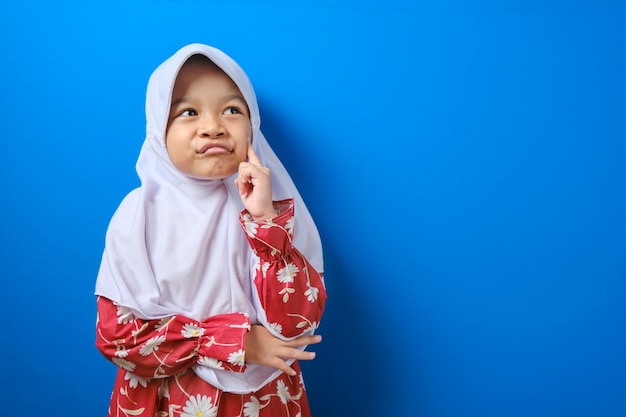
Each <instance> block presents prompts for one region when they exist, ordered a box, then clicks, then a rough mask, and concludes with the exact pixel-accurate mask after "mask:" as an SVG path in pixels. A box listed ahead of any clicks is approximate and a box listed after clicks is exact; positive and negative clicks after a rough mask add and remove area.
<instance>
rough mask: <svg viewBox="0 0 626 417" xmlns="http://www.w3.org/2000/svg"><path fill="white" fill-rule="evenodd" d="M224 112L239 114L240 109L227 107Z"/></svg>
mask: <svg viewBox="0 0 626 417" xmlns="http://www.w3.org/2000/svg"><path fill="white" fill-rule="evenodd" d="M224 114H241V110H239V108H237V107H229V108H227V109H226V110H224Z"/></svg>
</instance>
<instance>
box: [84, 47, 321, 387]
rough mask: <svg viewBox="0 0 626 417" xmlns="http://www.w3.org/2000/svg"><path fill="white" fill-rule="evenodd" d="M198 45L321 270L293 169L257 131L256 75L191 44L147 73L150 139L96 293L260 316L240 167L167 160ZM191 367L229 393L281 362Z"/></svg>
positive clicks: (149, 312)
mask: <svg viewBox="0 0 626 417" xmlns="http://www.w3.org/2000/svg"><path fill="white" fill-rule="evenodd" d="M196 54H201V55H204V56H206V57H207V58H209V59H210V60H211V61H213V63H215V64H216V65H217V66H218V67H220V68H221V69H222V70H223V71H224V72H225V73H226V74H227V75H228V76H229V77H230V78H231V79H232V80H233V81H234V83H235V84H236V85H237V87H238V88H239V90H240V92H241V93H242V95H243V97H244V99H245V100H246V103H247V105H248V108H249V111H250V121H251V124H252V132H253V133H252V145H253V148H254V150H255V151H256V153H257V155H258V156H259V159H260V160H261V162H262V163H263V164H264V165H265V166H267V167H268V168H269V169H270V172H271V179H272V193H273V199H274V200H275V201H278V200H282V199H286V198H293V199H294V200H295V201H294V203H295V219H294V221H295V225H294V238H293V243H294V246H295V247H296V248H298V250H300V252H302V253H303V254H304V255H305V256H306V257H307V259H308V260H309V262H311V264H312V265H313V267H314V268H315V269H316V270H317V271H319V272H322V271H323V260H322V248H321V242H320V238H319V234H318V231H317V228H316V227H315V223H314V222H313V219H312V218H311V215H310V214H309V211H308V210H307V208H306V205H305V204H304V201H303V200H302V198H301V196H300V194H299V193H298V190H297V189H296V187H295V185H294V183H293V181H292V180H291V177H290V176H289V174H288V173H287V171H286V170H285V168H284V166H283V164H282V163H281V162H280V160H279V159H278V158H277V156H276V154H275V153H274V152H273V151H272V149H271V147H270V146H269V144H268V143H267V141H266V139H265V137H264V136H263V134H262V133H261V130H260V125H261V118H260V114H259V108H258V104H257V101H256V95H255V92H254V89H253V88H252V84H251V83H250V80H249V79H248V77H247V75H246V74H245V73H244V71H243V70H242V69H241V67H240V66H239V65H238V64H237V63H236V62H235V61H234V60H232V59H231V58H230V57H229V56H227V55H226V54H224V53H223V52H222V51H220V50H218V49H216V48H213V47H211V46H207V45H202V44H191V45H187V46H185V47H183V48H181V49H180V50H178V51H177V52H176V53H175V54H174V55H173V56H171V57H170V58H169V59H167V60H166V61H165V62H163V63H162V64H161V65H160V66H159V67H158V68H157V69H156V70H155V71H154V73H153V74H152V75H151V77H150V79H149V82H148V88H147V94H146V138H145V141H144V143H143V146H142V148H141V151H140V153H139V158H138V160H137V166H136V168H137V174H138V175H139V178H140V180H141V186H140V187H139V188H136V189H134V190H133V191H131V192H130V193H129V194H128V195H127V196H126V197H125V198H124V200H123V201H122V203H121V204H120V206H119V207H118V209H117V210H116V212H115V214H114V215H113V218H112V219H111V222H110V224H109V227H108V230H107V233H106V240H105V249H104V253H103V257H102V263H101V265H100V270H99V272H98V277H97V281H96V295H100V296H103V297H106V298H108V299H110V300H112V301H114V302H116V303H118V304H120V305H122V306H125V307H128V308H130V309H131V311H133V313H134V314H135V315H136V316H137V317H139V318H142V319H158V318H162V317H166V316H171V315H184V316H187V317H190V318H193V319H195V320H198V321H201V320H203V319H205V318H207V317H210V316H213V315H218V314H225V313H234V312H242V313H246V314H248V315H249V316H250V320H251V322H252V323H261V324H265V325H266V327H267V324H268V323H266V319H265V312H264V311H263V309H262V308H261V307H260V302H259V299H258V295H257V293H256V290H255V288H254V284H253V276H252V270H253V265H254V263H255V262H256V257H255V255H254V253H253V251H252V250H251V248H250V246H249V244H248V242H247V241H246V238H245V236H244V233H243V231H242V229H241V226H240V224H239V219H238V216H239V213H240V211H241V210H242V209H243V203H242V202H241V197H240V196H239V191H238V189H237V188H236V186H235V185H234V178H235V177H236V175H237V173H235V174H233V175H232V176H230V177H228V178H225V179H221V180H204V179H197V178H192V177H190V176H187V175H185V174H183V173H181V172H180V171H179V170H178V169H176V168H175V167H174V165H173V164H172V162H171V160H170V158H169V156H168V153H167V150H166V147H165V133H166V128H167V121H168V117H169V113H170V102H171V96H172V90H173V88H174V83H175V81H176V76H177V75H178V72H179V71H180V68H181V67H182V65H183V64H184V63H185V62H186V61H187V59H189V58H190V57H191V56H192V55H196ZM194 371H196V373H197V374H198V375H199V376H200V377H202V378H203V379H205V380H206V381H207V382H209V383H211V384H212V385H214V386H216V387H217V388H220V389H222V390H225V391H229V392H240V393H243V392H251V391H256V390H258V389H259V388H261V387H262V386H263V385H264V384H265V383H267V382H269V381H270V380H272V379H273V378H275V377H276V376H277V375H278V374H279V373H280V371H277V370H275V369H273V368H269V367H262V366H255V365H252V364H248V365H247V370H246V371H245V372H244V373H239V374H237V373H233V372H228V371H220V370H216V369H213V368H208V367H204V366H200V365H196V366H195V367H194Z"/></svg>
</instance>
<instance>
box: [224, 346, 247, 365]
mask: <svg viewBox="0 0 626 417" xmlns="http://www.w3.org/2000/svg"><path fill="white" fill-rule="evenodd" d="M245 359H246V353H245V352H244V351H243V350H241V349H239V350H238V351H237V352H233V353H231V354H230V355H228V363H230V364H232V365H235V366H243V365H244V363H245Z"/></svg>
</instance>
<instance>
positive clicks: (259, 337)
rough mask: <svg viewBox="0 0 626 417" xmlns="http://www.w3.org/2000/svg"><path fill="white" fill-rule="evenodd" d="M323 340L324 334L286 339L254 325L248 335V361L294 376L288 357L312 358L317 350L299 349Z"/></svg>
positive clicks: (294, 372)
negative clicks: (287, 360) (288, 363)
mask: <svg viewBox="0 0 626 417" xmlns="http://www.w3.org/2000/svg"><path fill="white" fill-rule="evenodd" d="M321 341H322V336H300V337H298V338H296V339H294V340H290V341H284V340H281V339H279V338H277V337H275V336H274V335H272V334H271V333H270V332H269V331H268V330H267V329H266V328H265V327H263V326H261V325H258V324H257V325H254V326H252V327H251V329H250V331H249V332H248V334H247V336H246V362H248V363H254V364H257V365H264V366H271V367H272V368H276V369H280V370H281V371H283V372H284V373H286V374H287V375H291V376H294V375H296V371H294V370H293V369H292V368H291V367H290V366H289V365H287V362H285V360H286V359H297V360H311V359H314V358H315V352H307V351H302V350H300V349H298V347H299V346H306V345H313V344H316V343H319V342H321Z"/></svg>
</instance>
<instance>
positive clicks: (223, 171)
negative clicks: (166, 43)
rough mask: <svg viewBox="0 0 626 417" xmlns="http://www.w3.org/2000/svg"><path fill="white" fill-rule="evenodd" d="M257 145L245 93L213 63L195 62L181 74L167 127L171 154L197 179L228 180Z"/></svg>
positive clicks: (180, 166) (183, 69)
mask: <svg viewBox="0 0 626 417" xmlns="http://www.w3.org/2000/svg"><path fill="white" fill-rule="evenodd" d="M251 140H252V125H251V123H250V114H249V111H248V106H247V105H246V102H245V100H244V98H243V96H242V94H241V92H240V91H239V88H237V86H236V85H235V83H234V82H233V81H232V80H231V79H230V77H228V76H227V75H226V74H225V73H224V72H223V71H222V70H221V69H219V68H218V67H217V66H215V65H214V64H213V63H211V62H210V61H208V60H206V61H198V60H190V61H188V62H186V63H185V64H184V65H183V67H182V68H181V70H180V72H179V73H178V77H177V78H176V83H175V84H174V91H173V93H172V105H171V108H170V114H169V119H168V123H167V133H166V135H165V144H166V147H167V153H168V154H169V157H170V159H171V161H172V163H173V164H174V166H175V167H176V168H178V170H180V171H181V172H183V173H184V174H187V175H189V176H191V177H194V178H201V179H222V178H226V177H229V176H230V175H232V174H234V173H235V172H236V171H237V169H238V167H239V164H240V163H241V162H244V161H245V160H246V159H247V151H248V146H249V145H250V143H251Z"/></svg>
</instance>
